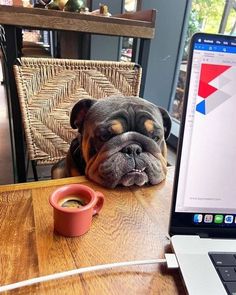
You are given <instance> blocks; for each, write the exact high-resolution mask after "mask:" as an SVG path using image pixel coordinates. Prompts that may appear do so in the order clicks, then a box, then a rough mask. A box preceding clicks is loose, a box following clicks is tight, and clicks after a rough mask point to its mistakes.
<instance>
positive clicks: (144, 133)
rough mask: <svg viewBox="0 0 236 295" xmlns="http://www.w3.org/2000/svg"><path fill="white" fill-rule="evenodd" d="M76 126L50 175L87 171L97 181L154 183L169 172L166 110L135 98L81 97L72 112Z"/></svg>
mask: <svg viewBox="0 0 236 295" xmlns="http://www.w3.org/2000/svg"><path fill="white" fill-rule="evenodd" d="M70 125H71V127H72V128H73V129H77V130H78V136H77V137H76V138H75V139H74V140H73V141H72V142H71V145H70V148H69V151H68V153H67V156H66V159H65V160H62V161H60V162H59V163H57V164H56V165H54V167H53V168H52V178H61V177H68V176H77V175H86V176H87V177H88V178H89V179H91V180H93V181H95V182H96V183H98V184H100V185H102V186H105V187H110V188H114V187H116V186H117V185H123V186H131V185H138V186H143V185H144V184H151V185H155V184H158V183H160V182H161V181H163V180H164V179H165V177H166V173H167V147H166V139H167V138H168V136H169V134H170V130H171V118H170V116H169V114H168V112H167V111H166V110H165V109H163V108H160V107H157V106H156V105H154V104H153V103H151V102H149V101H147V100H145V99H142V98H139V97H118V96H113V97H110V98H104V99H99V100H94V99H82V100H80V101H79V102H78V103H76V104H75V105H74V107H73V109H72V111H71V115H70Z"/></svg>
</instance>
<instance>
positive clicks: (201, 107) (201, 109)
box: [196, 100, 206, 115]
mask: <svg viewBox="0 0 236 295" xmlns="http://www.w3.org/2000/svg"><path fill="white" fill-rule="evenodd" d="M196 110H197V112H199V113H201V114H204V115H206V103H205V100H203V101H201V102H199V103H198V104H197V105H196Z"/></svg>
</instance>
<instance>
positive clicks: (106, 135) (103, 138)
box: [99, 132, 111, 141]
mask: <svg viewBox="0 0 236 295" xmlns="http://www.w3.org/2000/svg"><path fill="white" fill-rule="evenodd" d="M110 138H111V134H110V133H109V132H104V133H101V134H100V136H99V139H100V140H101V141H107V140H109V139H110Z"/></svg>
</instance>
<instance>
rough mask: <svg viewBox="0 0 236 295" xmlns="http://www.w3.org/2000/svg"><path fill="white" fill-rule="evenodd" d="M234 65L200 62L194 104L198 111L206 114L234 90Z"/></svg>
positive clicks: (235, 85) (235, 87)
mask: <svg viewBox="0 0 236 295" xmlns="http://www.w3.org/2000/svg"><path fill="white" fill-rule="evenodd" d="M235 73H236V70H235V67H232V66H226V65H216V64H202V65H201V72H200V82H199V88H198V96H199V97H200V98H202V101H200V102H199V103H198V104H197V105H196V110H197V111H198V112H199V113H202V114H204V115H207V114H208V113H210V112H211V111H213V110H214V109H215V108H217V107H218V106H219V105H221V104H222V103H224V102H225V101H226V100H227V99H229V98H230V97H232V95H233V94H234V93H235V92H236V83H235V82H236V81H235Z"/></svg>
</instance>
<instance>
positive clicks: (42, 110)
mask: <svg viewBox="0 0 236 295" xmlns="http://www.w3.org/2000/svg"><path fill="white" fill-rule="evenodd" d="M14 73H15V78H16V84H17V90H18V96H19V100H20V106H21V112H22V119H23V127H24V132H25V138H26V144H27V149H28V154H29V159H30V160H31V162H32V167H33V173H34V178H35V180H37V179H38V176H37V170H36V166H37V165H50V164H54V163H56V162H58V161H59V160H61V159H63V158H65V155H66V153H67V151H68V148H69V145H70V142H71V140H72V139H73V138H74V137H75V135H76V131H74V130H73V129H72V128H71V127H70V124H69V121H70V120H69V117H70V110H71V109H72V107H73V105H74V104H75V103H76V102H77V101H78V100H80V99H82V98H96V99H99V98H104V97H107V96H110V95H115V94H119V95H125V96H138V95H139V88H140V81H141V68H140V66H138V65H136V64H134V63H129V62H108V61H84V60H69V59H49V58H21V59H20V60H19V62H18V64H17V65H15V66H14Z"/></svg>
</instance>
